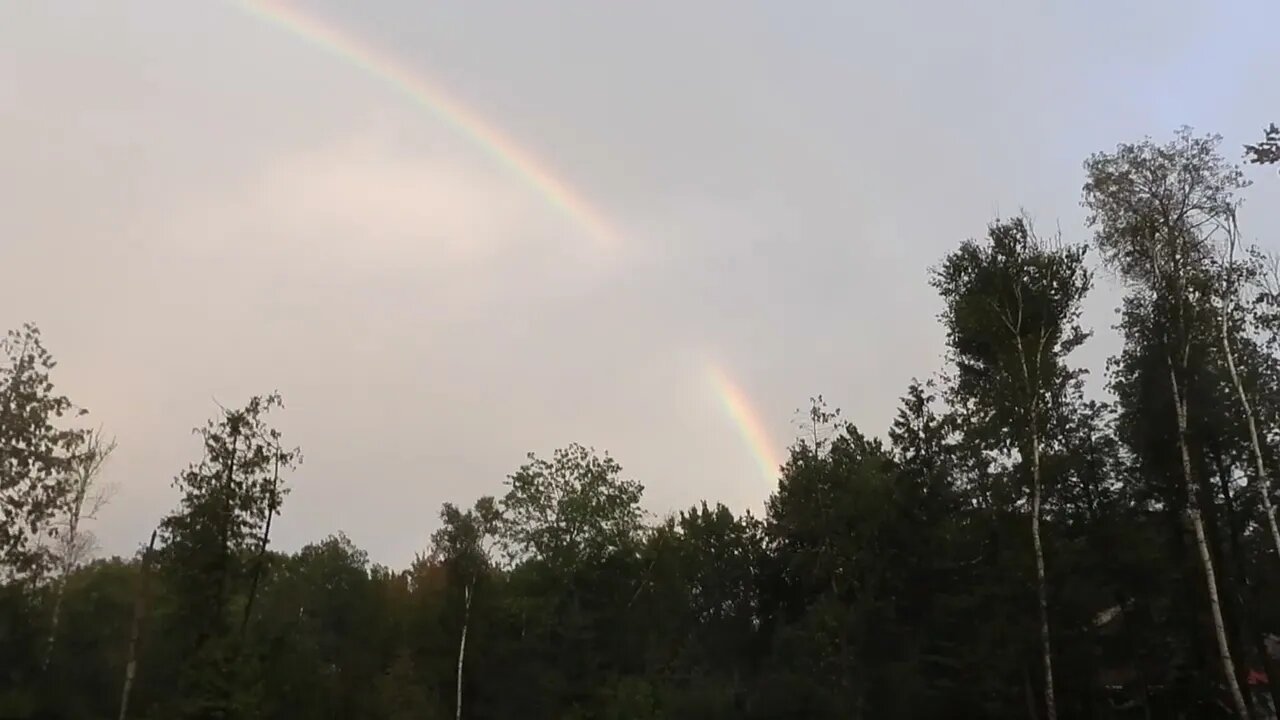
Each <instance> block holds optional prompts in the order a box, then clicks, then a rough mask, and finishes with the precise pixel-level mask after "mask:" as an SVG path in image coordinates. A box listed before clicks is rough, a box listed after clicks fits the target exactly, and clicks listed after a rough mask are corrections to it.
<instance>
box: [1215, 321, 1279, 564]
mask: <svg viewBox="0 0 1280 720" xmlns="http://www.w3.org/2000/svg"><path fill="white" fill-rule="evenodd" d="M1222 352H1223V354H1224V355H1226V357H1227V369H1228V370H1230V371H1231V382H1232V384H1233V385H1235V387H1236V393H1237V394H1238V395H1239V396H1240V410H1241V412H1243V413H1244V419H1245V424H1246V425H1247V426H1248V427H1249V443H1250V445H1251V446H1252V447H1253V460H1254V466H1255V467H1254V469H1255V471H1256V472H1257V478H1256V483H1257V488H1258V494H1259V495H1261V496H1262V509H1263V512H1264V513H1265V514H1266V516H1267V527H1268V528H1270V530H1271V543H1272V544H1273V545H1274V546H1275V549H1276V556H1277V557H1280V528H1278V527H1277V526H1276V513H1275V510H1274V509H1273V508H1272V507H1271V483H1270V481H1269V479H1268V478H1267V466H1266V462H1265V460H1264V459H1263V457H1262V443H1260V442H1259V441H1258V421H1257V419H1256V418H1255V417H1254V415H1253V406H1252V405H1251V404H1250V403H1249V394H1248V393H1246V392H1245V389H1244V382H1243V381H1242V380H1241V379H1240V373H1239V372H1237V370H1236V358H1235V353H1233V352H1232V350H1231V340H1230V338H1229V335H1228V333H1227V313H1226V308H1225V307H1224V308H1223V313H1222Z"/></svg>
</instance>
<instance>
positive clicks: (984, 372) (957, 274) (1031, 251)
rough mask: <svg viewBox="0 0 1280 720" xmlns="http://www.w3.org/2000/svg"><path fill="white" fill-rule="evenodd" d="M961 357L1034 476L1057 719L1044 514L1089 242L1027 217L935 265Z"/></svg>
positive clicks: (983, 402)
mask: <svg viewBox="0 0 1280 720" xmlns="http://www.w3.org/2000/svg"><path fill="white" fill-rule="evenodd" d="M933 285H934V287H935V288H936V289H937V290H938V292H939V293H940V294H941V295H942V297H943V301H944V302H945V304H946V305H945V310H944V311H943V313H942V320H943V324H944V326H945V327H946V330H947V343H948V345H949V347H950V349H951V359H952V361H953V362H954V363H955V366H956V380H955V384H954V386H953V388H952V392H953V393H954V395H955V396H956V400H957V402H959V403H961V404H966V405H968V406H970V407H972V408H974V410H975V411H976V414H977V417H979V418H980V419H981V422H982V425H984V426H985V427H984V430H985V431H986V434H987V436H988V437H989V438H991V440H992V442H993V444H994V448H996V449H1004V448H1017V450H1018V452H1019V453H1020V455H1021V462H1022V466H1023V467H1024V468H1026V469H1027V470H1028V471H1029V475H1030V496H1031V502H1030V508H1031V539H1032V544H1033V548H1034V551H1035V572H1036V595H1037V600H1038V607H1039V613H1040V642H1041V661H1042V663H1043V670H1044V703H1045V709H1046V713H1047V716H1048V718H1049V720H1056V718H1057V712H1058V711H1057V704H1056V702H1055V701H1054V683H1053V652H1052V645H1051V637H1050V630H1049V609H1048V600H1047V597H1048V590H1047V581H1046V575H1045V558H1044V548H1043V542H1042V539H1041V532H1040V521H1041V510H1042V506H1043V503H1044V485H1045V479H1044V476H1043V457H1044V450H1045V444H1046V436H1047V435H1049V434H1050V433H1052V432H1053V431H1054V429H1055V427H1056V426H1060V425H1061V420H1060V411H1061V405H1062V399H1063V398H1064V396H1065V395H1066V394H1067V392H1068V391H1069V390H1070V389H1071V387H1072V386H1073V384H1075V383H1076V382H1077V380H1078V378H1079V377H1080V371H1078V370H1072V369H1071V368H1069V367H1068V366H1067V364H1066V357H1067V355H1069V354H1070V353H1071V352H1072V351H1073V350H1075V349H1076V348H1077V347H1079V346H1080V345H1081V344H1082V343H1083V342H1084V341H1085V339H1086V338H1087V337H1088V333H1086V332H1085V331H1084V330H1083V329H1081V327H1080V325H1079V317H1080V310H1081V302H1082V301H1083V299H1084V297H1085V294H1086V293H1088V291H1089V287H1090V276H1089V273H1088V271H1087V270H1086V269H1085V267H1084V249H1083V248H1080V247H1063V246H1062V245H1061V243H1060V242H1057V241H1053V242H1048V241H1045V240H1042V239H1040V238H1038V237H1037V236H1036V235H1035V233H1034V232H1033V231H1032V229H1031V226H1030V223H1028V222H1027V221H1026V220H1025V219H1015V220H1012V221H1008V222H1003V223H1001V222H997V223H995V224H993V225H992V226H991V228H990V231H989V232H988V243H987V244H979V243H977V242H974V241H966V242H965V243H963V244H962V245H961V246H960V248H959V249H958V250H956V251H955V252H953V253H951V254H950V255H949V256H947V258H946V260H944V261H943V263H942V265H941V266H940V267H939V268H938V269H937V270H935V272H934V274H933Z"/></svg>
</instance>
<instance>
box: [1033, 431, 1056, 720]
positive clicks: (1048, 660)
mask: <svg viewBox="0 0 1280 720" xmlns="http://www.w3.org/2000/svg"><path fill="white" fill-rule="evenodd" d="M1036 421H1037V418H1036V415H1035V413H1034V412H1033V413H1032V415H1031V422H1032V426H1033V427H1032V430H1031V540H1032V543H1033V544H1034V545H1035V551H1036V600H1037V603H1038V604H1039V610H1040V652H1041V656H1042V659H1043V662H1044V708H1045V717H1046V719H1047V720H1057V718H1058V707H1057V704H1056V703H1055V702H1054V697H1053V651H1052V643H1051V642H1050V638H1049V599H1048V588H1047V583H1046V581H1045V571H1044V546H1043V545H1042V544H1041V542H1040V496H1041V492H1042V486H1041V482H1040V480H1041V478H1040V430H1039V428H1038V427H1035V423H1036Z"/></svg>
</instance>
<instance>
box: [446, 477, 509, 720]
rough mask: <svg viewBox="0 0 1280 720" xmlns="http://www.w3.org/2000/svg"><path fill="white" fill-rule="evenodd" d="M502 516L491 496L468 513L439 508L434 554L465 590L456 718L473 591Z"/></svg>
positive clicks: (459, 713) (451, 507) (459, 714)
mask: <svg viewBox="0 0 1280 720" xmlns="http://www.w3.org/2000/svg"><path fill="white" fill-rule="evenodd" d="M501 520H502V517H501V514H500V513H499V512H498V506H497V504H496V503H495V502H494V501H493V498H491V497H488V496H486V497H482V498H480V499H479V500H477V501H476V505H475V508H474V509H471V510H468V511H466V512H465V513H464V512H461V511H460V510H458V508H456V507H454V505H453V504H452V503H445V504H444V507H443V508H441V509H440V521H441V523H442V525H441V527H440V529H439V530H436V532H435V533H434V534H432V536H431V545H432V556H433V558H434V559H436V560H437V561H439V562H444V563H447V564H448V565H449V566H450V569H451V570H452V571H453V573H454V575H455V577H457V578H458V579H459V581H460V582H459V584H460V585H461V586H462V592H463V611H462V633H461V636H460V639H459V640H458V672H457V683H456V685H457V688H456V691H455V718H457V720H462V667H463V660H464V659H465V658H466V652H467V629H468V627H469V625H470V623H471V593H472V592H473V591H474V590H475V585H476V580H477V579H479V577H480V575H481V574H482V573H484V572H485V571H487V570H488V569H489V567H490V559H489V549H490V547H489V546H490V542H491V541H492V539H493V537H494V536H495V535H496V533H497V531H498V527H499V523H500V522H501Z"/></svg>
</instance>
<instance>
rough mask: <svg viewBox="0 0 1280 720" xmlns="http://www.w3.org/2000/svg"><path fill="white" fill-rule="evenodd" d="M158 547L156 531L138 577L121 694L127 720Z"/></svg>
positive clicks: (121, 704) (121, 710)
mask: <svg viewBox="0 0 1280 720" xmlns="http://www.w3.org/2000/svg"><path fill="white" fill-rule="evenodd" d="M155 546H156V531H155V530H152V531H151V542H149V543H147V552H146V554H144V555H143V556H142V568H141V570H140V574H139V577H138V596H137V598H135V599H134V603H133V628H132V629H131V630H130V631H129V654H128V655H127V657H128V661H127V663H126V665H125V668H124V690H122V691H121V693H120V717H119V720H125V717H126V715H127V714H128V712H129V693H130V692H132V691H133V679H134V677H136V676H137V674H138V637H139V636H140V635H141V634H142V617H143V614H144V613H145V612H146V606H147V573H148V572H149V571H150V569H151V551H152V550H153V549H155Z"/></svg>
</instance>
